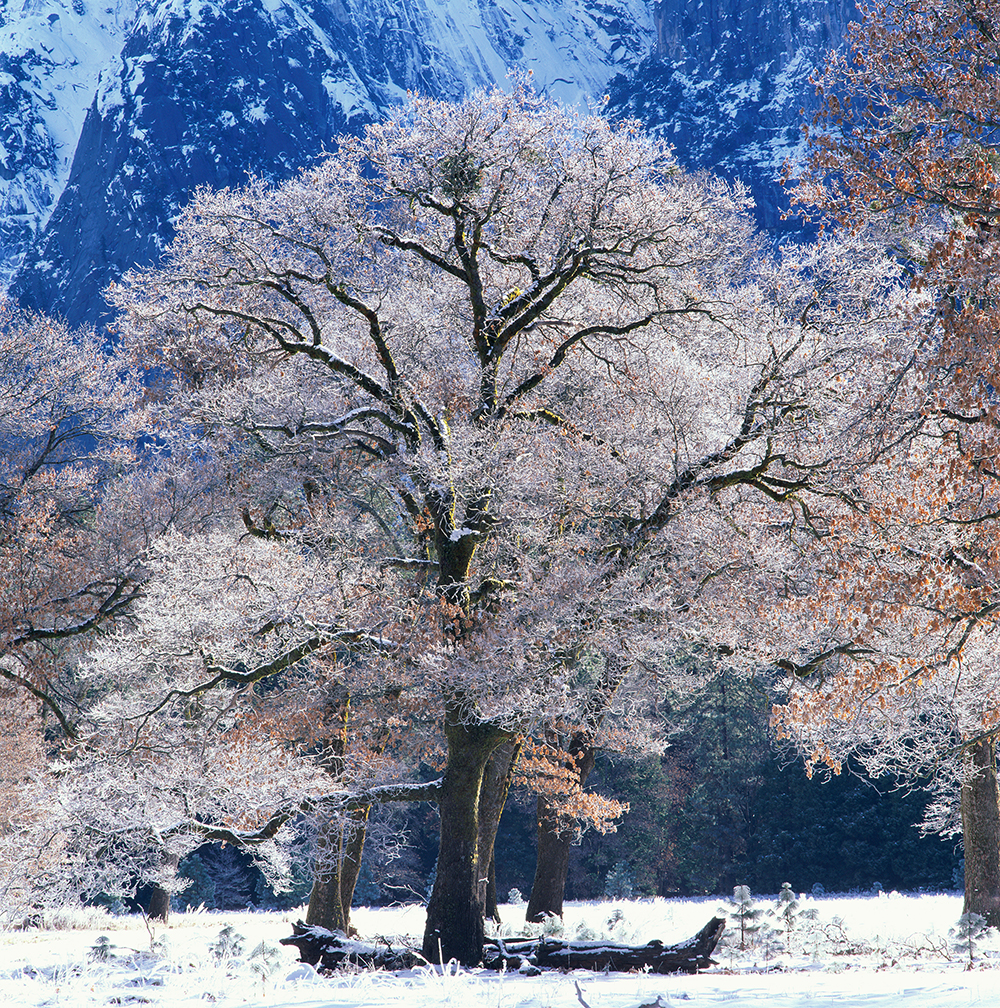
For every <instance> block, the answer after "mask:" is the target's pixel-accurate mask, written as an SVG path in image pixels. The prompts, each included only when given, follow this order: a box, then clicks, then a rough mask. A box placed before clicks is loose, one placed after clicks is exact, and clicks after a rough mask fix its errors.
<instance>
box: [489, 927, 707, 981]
mask: <svg viewBox="0 0 1000 1008" xmlns="http://www.w3.org/2000/svg"><path fill="white" fill-rule="evenodd" d="M725 928H726V924H725V921H723V920H722V918H721V917H713V918H712V919H711V920H710V921H709V922H708V923H707V924H706V925H705V926H704V927H703V928H702V929H701V930H700V931H699V932H698V933H697V934H696V935H694V936H693V937H691V938H688V939H687V941H683V942H678V943H677V944H676V945H664V944H663V942H661V941H656V940H654V941H651V942H649V943H648V944H647V945H619V944H616V943H614V942H602V941H575V942H574V941H562V940H561V939H559V938H535V939H524V938H520V939H519V938H511V939H490V940H489V942H488V944H487V947H486V949H485V955H484V964H485V965H486V966H487V967H488V968H491V969H500V968H501V967H502V968H505V969H515V970H520V971H522V972H531V971H533V970H532V967H535V968H537V969H540V970H542V969H589V970H615V971H625V970H634V969H648V970H649V971H650V972H652V973H697V972H698V970H703V969H708V967H709V966H714V965H715V960H714V959H712V953H713V952H714V951H715V947H716V945H718V944H719V939H720V938H721V937H722V932H723V931H724V930H725Z"/></svg>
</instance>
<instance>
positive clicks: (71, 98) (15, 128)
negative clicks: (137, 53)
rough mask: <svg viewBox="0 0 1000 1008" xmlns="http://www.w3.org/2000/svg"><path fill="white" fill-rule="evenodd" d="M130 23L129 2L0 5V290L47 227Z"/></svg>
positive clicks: (52, 0)
mask: <svg viewBox="0 0 1000 1008" xmlns="http://www.w3.org/2000/svg"><path fill="white" fill-rule="evenodd" d="M134 17H135V0H5V2H4V3H0V288H2V287H3V286H4V285H5V284H6V282H7V281H8V280H9V278H10V276H11V274H12V273H13V271H14V269H15V268H16V267H17V264H18V262H19V260H20V258H21V255H22V254H23V252H24V250H25V249H26V248H27V247H28V245H29V244H30V243H31V242H32V241H33V240H34V239H35V237H36V236H37V235H38V234H39V233H40V232H41V230H42V228H44V227H45V225H46V223H47V222H48V219H49V216H50V214H51V213H52V210H53V208H54V207H55V204H56V200H58V198H59V195H60V193H61V192H62V190H63V188H64V186H65V185H66V180H67V178H68V177H69V170H70V165H71V163H72V160H73V154H74V152H75V151H76V145H77V141H78V140H79V138H80V130H81V128H82V126H83V120H84V117H85V116H86V114H87V109H88V108H89V107H90V104H91V102H92V101H93V99H94V92H95V90H96V87H97V77H98V74H99V73H100V71H101V69H102V67H104V66H105V65H106V64H107V62H108V61H109V60H110V59H112V58H113V57H114V55H115V54H116V53H117V52H118V51H119V50H120V49H121V47H122V45H123V43H124V40H125V34H126V32H127V29H128V27H129V26H130V25H131V23H132V20H133V18H134Z"/></svg>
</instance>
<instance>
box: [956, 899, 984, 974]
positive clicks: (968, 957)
mask: <svg viewBox="0 0 1000 1008" xmlns="http://www.w3.org/2000/svg"><path fill="white" fill-rule="evenodd" d="M989 930H990V929H989V928H988V927H987V926H986V918H985V917H983V916H982V915H981V914H977V913H964V914H962V916H961V917H959V918H958V923H957V924H956V925H955V927H953V928H951V929H949V931H948V935H949V937H950V938H951V948H952V951H953V952H957V953H958V954H959V955H960V956H961V957H962V958H963V959H964V960H965V961H966V966H965V968H966V969H972V965H973V963H974V962H975V961H976V953H977V952H978V951H979V946H980V945H981V943H982V942H983V941H984V939H985V938H986V937H987V936H988V933H989Z"/></svg>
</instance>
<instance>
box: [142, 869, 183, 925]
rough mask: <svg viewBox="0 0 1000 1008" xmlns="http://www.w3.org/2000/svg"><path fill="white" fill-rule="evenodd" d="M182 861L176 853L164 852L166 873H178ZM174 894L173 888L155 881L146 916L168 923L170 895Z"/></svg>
mask: <svg viewBox="0 0 1000 1008" xmlns="http://www.w3.org/2000/svg"><path fill="white" fill-rule="evenodd" d="M180 863H181V859H180V858H179V857H178V856H177V855H176V854H164V855H163V868H164V873H167V872H173V873H176V872H177V866H178V865H179V864H180ZM172 895H173V890H171V889H167V888H166V887H165V886H161V885H157V884H155V883H154V884H153V888H152V891H151V892H150V894H149V908H148V909H147V911H146V916H147V917H148V918H149V919H150V920H151V921H153V920H155V921H161V922H162V923H163V924H166V923H167V922H168V921H169V920H170V897H171V896H172Z"/></svg>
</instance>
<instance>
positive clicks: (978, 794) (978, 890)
mask: <svg viewBox="0 0 1000 1008" xmlns="http://www.w3.org/2000/svg"><path fill="white" fill-rule="evenodd" d="M966 758H967V760H969V762H970V763H971V764H972V767H973V768H974V769H975V770H976V771H978V772H977V773H976V776H975V777H973V778H972V779H971V780H968V781H966V782H965V783H964V784H963V785H962V840H963V844H964V847H965V913H977V914H979V915H980V916H982V917H984V918H985V920H986V923H987V924H988V925H989V926H990V927H1000V791H998V787H997V766H996V740H995V739H993V738H992V737H991V738H985V739H980V740H979V741H977V742H974V743H973V744H972V745H970V746H969V748H968V750H967V751H966Z"/></svg>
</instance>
